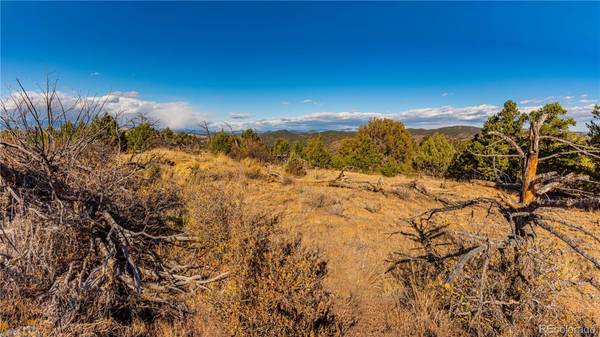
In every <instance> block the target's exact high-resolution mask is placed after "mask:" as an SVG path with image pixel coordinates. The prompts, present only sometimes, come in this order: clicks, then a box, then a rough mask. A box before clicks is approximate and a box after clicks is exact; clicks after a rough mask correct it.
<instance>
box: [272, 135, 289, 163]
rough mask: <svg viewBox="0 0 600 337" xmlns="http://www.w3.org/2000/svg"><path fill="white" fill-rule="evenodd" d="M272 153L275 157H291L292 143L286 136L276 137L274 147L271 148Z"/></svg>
mask: <svg viewBox="0 0 600 337" xmlns="http://www.w3.org/2000/svg"><path fill="white" fill-rule="evenodd" d="M271 154H273V156H274V157H275V158H278V159H284V158H287V157H289V155H290V143H289V142H288V140H287V139H285V138H277V139H275V143H273V147H272V148H271Z"/></svg>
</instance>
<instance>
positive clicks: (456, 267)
mask: <svg viewBox="0 0 600 337" xmlns="http://www.w3.org/2000/svg"><path fill="white" fill-rule="evenodd" d="M530 117H531V119H530V126H529V130H528V133H527V137H526V139H524V140H522V139H513V138H511V137H509V136H507V135H505V134H503V133H500V132H490V133H489V135H490V136H496V137H498V138H499V139H500V141H502V142H506V143H507V144H509V145H510V146H511V147H512V148H513V149H514V151H515V154H509V155H497V156H495V155H485V156H488V157H490V156H491V157H505V156H511V157H515V156H516V157H518V158H520V161H521V164H522V169H521V177H520V188H519V190H518V201H515V200H513V199H512V198H511V197H510V196H509V195H506V194H504V193H502V192H501V193H500V194H499V196H498V198H476V199H471V200H462V201H451V202H447V203H445V204H443V206H441V207H439V208H434V209H430V210H427V211H425V212H423V213H421V214H417V215H415V216H414V217H411V218H409V219H405V221H406V223H408V224H409V229H410V230H400V231H398V232H396V233H399V234H402V235H405V236H406V237H408V238H409V239H410V240H412V241H414V242H415V243H416V244H417V246H418V249H419V250H420V251H421V252H422V254H421V255H417V256H415V255H413V254H406V253H404V252H398V253H396V256H395V257H394V258H392V259H391V260H390V263H391V264H390V268H389V270H388V271H389V272H391V273H393V274H395V275H397V276H399V279H401V280H403V282H405V280H406V279H409V278H410V279H413V278H414V275H415V273H417V274H418V275H420V276H419V277H420V278H419V277H418V279H419V280H420V281H418V282H428V281H427V280H433V279H437V280H441V282H442V284H445V285H446V288H444V289H445V290H443V291H442V293H443V294H442V295H443V296H442V297H441V298H442V299H444V300H445V301H446V300H447V302H446V304H445V305H446V308H447V310H449V311H450V313H451V314H452V315H455V316H456V317H458V318H460V317H468V319H467V320H466V321H464V322H465V327H467V329H468V330H469V331H471V332H473V333H476V334H484V335H486V334H487V335H490V334H498V333H500V330H502V326H504V327H506V326H508V325H510V324H515V322H517V321H518V320H525V323H523V324H529V325H533V324H536V322H537V324H539V323H540V322H539V320H542V319H550V318H552V317H559V315H556V316H553V315H552V314H551V313H552V312H554V311H555V310H556V303H551V301H550V297H551V296H552V294H554V293H555V292H556V291H555V289H554V288H553V287H554V286H555V284H556V282H558V281H559V280H558V279H556V278H548V277H547V275H554V274H553V273H554V272H555V271H556V270H555V269H554V268H555V267H554V259H556V256H555V255H553V254H554V253H553V250H552V249H551V248H550V247H548V246H540V245H539V243H538V242H537V241H538V240H536V237H537V236H536V229H538V228H541V229H542V230H544V231H546V232H547V233H548V234H549V235H550V236H551V237H553V238H554V239H557V240H559V241H560V242H562V243H564V244H565V245H566V246H567V247H568V248H569V249H571V250H572V251H573V252H575V253H576V254H577V255H579V256H580V257H581V258H582V259H583V260H585V261H587V262H588V263H590V264H591V266H593V267H594V268H595V269H596V271H598V270H600V257H598V256H594V254H593V253H592V251H593V249H592V248H593V247H595V246H596V247H597V245H598V244H600V233H595V232H593V231H592V230H590V229H588V228H586V227H585V226H583V225H581V224H577V223H574V222H572V221H568V220H566V219H564V218H562V217H561V216H560V215H558V214H556V213H557V212H555V211H556V208H557V207H559V208H564V207H581V208H587V209H598V208H600V197H599V196H598V195H594V194H593V193H592V192H588V191H584V190H582V189H580V188H578V187H577V186H576V185H575V186H573V185H572V184H573V183H582V182H585V183H593V182H591V181H590V180H589V178H588V177H587V176H582V175H576V174H574V173H568V174H566V175H559V174H558V173H556V172H549V173H544V174H538V164H539V163H540V162H543V161H545V160H548V159H551V158H556V157H560V156H563V155H568V154H574V153H576V154H580V155H583V156H589V157H594V158H600V155H599V154H600V149H597V148H593V147H590V146H585V145H580V144H576V143H573V142H571V141H569V140H566V139H562V138H559V137H556V136H552V135H547V134H544V133H543V131H542V130H544V128H543V126H544V123H545V122H546V121H547V120H548V119H549V118H550V117H551V116H550V115H549V114H546V113H539V114H538V113H532V114H531V116H530ZM548 141H551V142H558V143H561V144H565V145H566V146H568V148H569V149H568V150H564V151H561V152H556V153H553V154H550V155H547V156H544V157H540V148H541V146H542V144H544V142H548ZM556 191H563V192H564V191H567V192H568V193H561V194H556V193H554V194H553V192H556ZM477 209H480V210H483V211H485V212H486V214H487V216H488V217H490V216H493V218H494V219H495V221H499V220H500V223H498V225H501V226H505V227H504V228H506V232H505V234H504V235H500V236H491V234H485V232H484V233H483V234H482V233H475V232H467V231H462V230H456V229H453V228H451V227H450V224H449V223H448V220H447V216H450V215H452V214H454V215H457V214H459V213H461V212H462V216H463V217H467V219H468V213H469V212H470V213H471V217H472V214H473V212H475V211H477ZM463 221H469V220H463ZM471 221H472V220H471ZM573 231H575V232H578V233H580V234H581V235H582V236H584V237H586V238H588V242H589V244H588V245H587V246H586V245H585V244H584V243H583V242H582V241H581V240H578V239H576V238H575V237H574V236H573V235H572V234H571V233H572V232H573ZM590 247H592V248H590ZM415 264H416V265H417V266H416V267H415ZM542 278H543V279H544V281H543V282H540V279H542ZM585 282H587V283H589V284H592V285H593V284H598V283H597V282H596V281H594V280H593V276H589V277H586V281H585ZM448 289H450V290H448ZM446 290H448V291H447V292H444V291H446ZM455 294H459V295H460V296H458V295H457V296H454V295H455ZM444 296H446V297H444ZM524 312H528V314H524ZM531 312H534V313H536V314H531ZM465 315H466V316H465ZM528 315H529V316H528ZM525 317H530V318H531V317H535V319H533V318H531V320H530V321H529V322H528V321H527V320H526V319H525ZM553 323H554V322H553ZM596 324H597V323H596ZM528 333H531V331H529V332H526V334H528Z"/></svg>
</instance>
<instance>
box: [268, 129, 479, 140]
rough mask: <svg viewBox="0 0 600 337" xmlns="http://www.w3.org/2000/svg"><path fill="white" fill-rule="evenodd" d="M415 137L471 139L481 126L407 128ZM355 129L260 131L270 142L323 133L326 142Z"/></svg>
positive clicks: (350, 135) (344, 135)
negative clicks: (440, 135)
mask: <svg viewBox="0 0 600 337" xmlns="http://www.w3.org/2000/svg"><path fill="white" fill-rule="evenodd" d="M407 130H408V131H409V132H410V133H411V134H412V135H413V137H414V138H415V139H416V140H417V141H419V140H420V139H422V138H423V137H426V136H429V135H432V134H434V133H440V134H443V135H445V136H446V137H448V138H451V139H457V140H462V139H469V138H471V137H473V136H474V135H475V134H477V133H478V132H479V131H481V128H478V127H475V126H464V125H457V126H446V127H442V128H438V129H411V128H408V129H407ZM355 133H356V132H355V131H332V130H328V131H289V130H277V131H267V132H262V133H260V136H261V138H262V139H263V140H264V141H265V142H266V143H268V144H271V143H272V142H274V141H275V139H277V138H285V139H287V140H288V141H290V142H294V141H300V142H306V141H307V140H308V139H310V138H313V137H315V136H316V135H317V134H320V135H321V138H322V139H323V141H324V142H325V143H326V144H331V143H335V142H338V141H340V140H342V139H345V138H350V137H352V136H354V134H355Z"/></svg>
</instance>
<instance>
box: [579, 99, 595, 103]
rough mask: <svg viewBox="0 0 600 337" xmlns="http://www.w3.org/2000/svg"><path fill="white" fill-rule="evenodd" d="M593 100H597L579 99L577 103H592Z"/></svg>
mask: <svg viewBox="0 0 600 337" xmlns="http://www.w3.org/2000/svg"><path fill="white" fill-rule="evenodd" d="M594 102H598V100H597V99H580V100H579V103H594Z"/></svg>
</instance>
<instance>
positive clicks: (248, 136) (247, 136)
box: [240, 129, 260, 140]
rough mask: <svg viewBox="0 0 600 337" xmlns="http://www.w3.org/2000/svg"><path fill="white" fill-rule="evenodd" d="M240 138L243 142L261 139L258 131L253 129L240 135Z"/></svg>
mask: <svg viewBox="0 0 600 337" xmlns="http://www.w3.org/2000/svg"><path fill="white" fill-rule="evenodd" d="M240 137H241V138H242V139H243V140H258V139H260V137H259V136H258V133H256V131H254V130H253V129H246V130H244V131H243V132H242V134H241V135H240Z"/></svg>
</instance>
